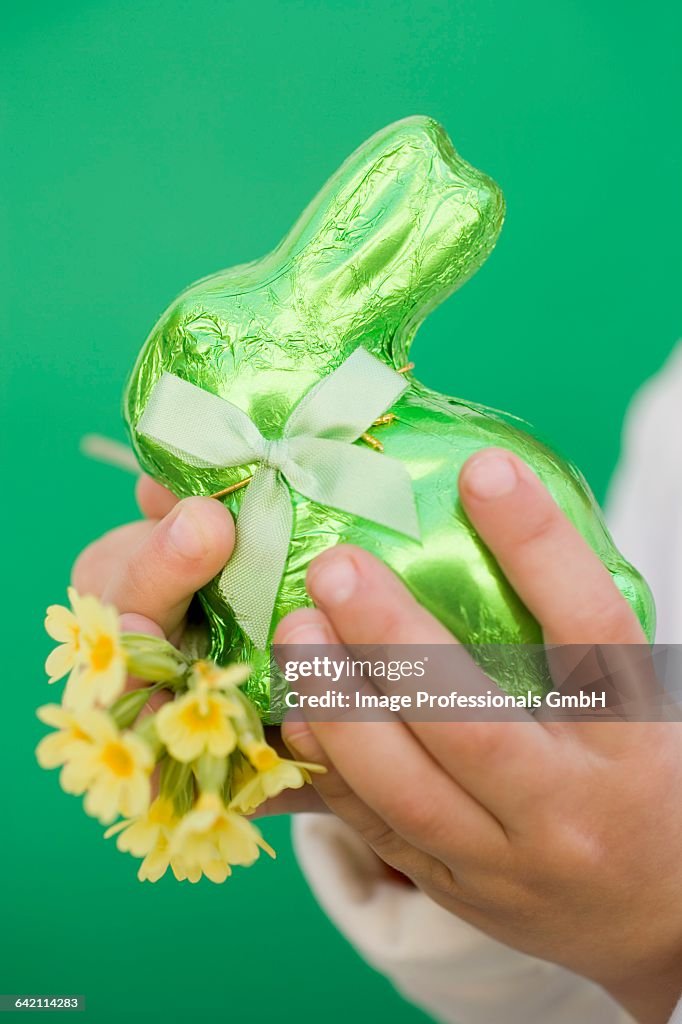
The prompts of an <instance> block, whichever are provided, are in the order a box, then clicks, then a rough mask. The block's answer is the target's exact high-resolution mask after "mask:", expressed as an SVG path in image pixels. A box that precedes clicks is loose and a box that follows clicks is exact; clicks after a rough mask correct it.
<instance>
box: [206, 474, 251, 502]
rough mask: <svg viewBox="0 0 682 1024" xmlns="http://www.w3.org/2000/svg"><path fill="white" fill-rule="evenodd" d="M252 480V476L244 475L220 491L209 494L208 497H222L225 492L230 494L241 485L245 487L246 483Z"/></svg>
mask: <svg viewBox="0 0 682 1024" xmlns="http://www.w3.org/2000/svg"><path fill="white" fill-rule="evenodd" d="M252 480H253V477H252V476H247V477H244V479H243V480H240V481H239V482H238V483H236V484H230V486H229V487H223V489H222V491H216V492H215V494H209V498H224V497H225V495H226V494H232V492H233V491H238V490H239V489H240V488H241V487H246V485H247V484H248V483H251V481H252Z"/></svg>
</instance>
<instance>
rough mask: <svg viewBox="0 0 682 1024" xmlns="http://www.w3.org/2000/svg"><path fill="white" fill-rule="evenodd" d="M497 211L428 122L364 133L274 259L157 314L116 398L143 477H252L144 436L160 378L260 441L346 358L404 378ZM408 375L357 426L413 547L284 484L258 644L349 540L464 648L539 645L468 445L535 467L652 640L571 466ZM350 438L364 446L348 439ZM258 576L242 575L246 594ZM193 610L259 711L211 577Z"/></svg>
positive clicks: (179, 489)
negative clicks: (409, 499)
mask: <svg viewBox="0 0 682 1024" xmlns="http://www.w3.org/2000/svg"><path fill="white" fill-rule="evenodd" d="M503 217H504V201H503V198H502V194H501V192H500V190H499V188H498V187H497V186H496V185H495V183H494V182H493V181H491V180H490V179H489V178H488V177H486V176H485V175H483V174H482V173H481V172H479V171H477V170H476V169H474V168H473V167H471V166H470V165H469V164H467V163H466V162H465V161H463V160H462V159H461V158H460V157H459V156H458V155H457V154H456V152H455V151H454V149H453V147H452V144H451V142H450V140H449V138H448V136H447V135H446V133H445V131H444V130H443V129H442V128H441V127H440V126H439V125H438V124H437V123H436V122H434V121H433V120H431V119H429V118H426V117H412V118H408V119H406V120H404V121H399V122H397V123H396V124H393V125H390V126H389V127H387V128H385V129H384V130H383V131H380V132H379V133H377V134H376V135H374V136H373V137H372V138H371V139H369V140H368V141H367V142H365V143H364V145H362V146H361V147H360V148H359V149H358V150H356V152H355V153H354V154H353V155H352V156H351V157H350V158H349V159H348V160H347V161H346V162H345V163H344V164H343V165H342V166H341V168H340V169H339V170H338V171H337V172H336V173H335V174H334V175H333V177H332V178H331V179H330V180H329V181H328V182H327V184H326V185H325V186H324V188H323V189H322V191H321V192H320V193H319V194H318V196H317V197H316V198H315V199H314V200H313V202H312V203H311V204H310V205H309V206H308V208H307V209H306V210H305V212H304V213H303V214H302V215H301V217H300V218H299V220H298V221H297V223H296V224H295V225H294V227H293V228H292V229H291V231H290V232H289V234H288V235H287V236H286V238H285V239H284V240H283V241H282V242H281V243H280V244H279V245H278V246H277V248H276V249H274V250H273V251H272V252H271V253H270V254H269V255H267V256H265V257H263V258H262V259H259V260H256V261H254V262H251V263H246V264H243V265H241V266H237V267H233V268H230V269H228V270H224V271H220V272H219V273H217V274H213V275H212V276H210V277H206V278H204V279H203V280H201V281H199V282H197V283H196V284H193V285H191V286H190V287H189V288H187V289H186V290H185V291H184V292H183V293H182V294H181V295H180V296H179V297H178V298H177V299H176V300H175V301H174V302H173V303H172V304H171V306H170V307H169V308H168V309H167V311H166V312H165V313H164V314H163V315H162V317H161V318H160V320H159V321H158V323H157V324H156V325H155V327H154V328H153V330H152V332H151V334H150V336H149V338H148V339H147V341H146V343H145V345H144V347H143V349H142V352H141V354H140V356H139V358H138V360H137V363H136V365H135V368H134V370H133V373H132V376H131V379H130V381H129V384H128V388H127V393H126V399H125V410H126V415H127V419H128V423H129V427H130V431H131V435H132V438H133V441H134V444H135V447H136V450H137V453H138V456H139V459H140V462H141V464H142V466H143V467H144V468H145V469H146V471H147V472H149V473H150V474H151V475H152V476H153V477H155V478H156V479H157V480H159V481H160V482H162V483H164V484H165V485H166V486H168V487H170V489H171V490H173V491H174V492H175V493H176V494H177V495H179V496H186V495H189V494H214V493H215V492H218V491H221V490H223V489H225V488H228V487H231V486H232V485H235V484H239V483H240V482H242V481H244V480H247V479H249V478H251V477H252V475H253V473H254V469H255V465H254V463H253V462H251V463H246V464H244V465H230V466H227V465H225V466H220V465H207V464H201V463H200V462H199V463H197V462H196V461H195V462H194V463H192V461H191V460H189V461H188V460H187V458H186V457H185V456H184V455H183V452H182V451H178V449H177V447H173V446H168V445H165V446H164V444H162V443H160V442H159V440H158V439H154V438H152V437H150V436H149V435H148V434H145V433H143V432H142V431H140V429H139V425H140V420H141V417H142V416H143V414H144V411H145V408H146V407H147V405H148V403H149V400H150V396H151V395H152V393H153V391H154V389H155V387H156V386H157V384H158V383H159V380H160V379H161V377H162V375H163V374H164V373H165V374H172V375H174V377H176V378H180V379H181V380H182V381H186V382H190V383H191V384H192V385H194V386H195V387H197V388H199V389H202V390H203V391H205V392H208V393H210V394H212V395H216V396H219V397H220V398H221V399H224V400H227V402H229V403H231V404H232V405H233V406H236V407H237V408H238V409H239V410H242V411H243V412H244V413H246V414H247V415H248V417H249V418H250V420H251V421H252V422H253V424H255V426H256V427H257V428H258V431H260V434H262V435H263V436H264V437H265V438H268V439H278V438H281V436H282V432H283V430H284V429H285V424H286V423H287V420H288V419H289V417H290V415H291V414H292V411H293V410H294V409H295V408H296V407H297V405H298V404H299V403H300V402H301V400H302V399H303V398H304V396H306V395H307V394H309V393H310V391H311V389H312V388H313V387H314V386H315V385H317V384H318V383H319V382H320V381H323V380H325V379H326V378H327V377H329V376H330V375H331V374H332V373H333V372H334V371H336V370H337V369H338V368H339V367H340V366H342V365H343V364H344V363H345V362H346V361H347V360H348V358H349V356H351V354H352V353H354V352H355V351H356V350H358V349H359V348H363V349H365V350H366V351H367V352H368V353H370V354H371V355H372V356H373V357H375V359H378V360H380V361H381V362H382V363H383V364H385V365H386V366H388V367H391V368H393V369H394V370H402V369H403V368H404V367H405V364H407V362H408V358H409V348H410V343H411V341H412V339H413V337H414V335H415V333H416V331H417V329H418V327H419V325H420V323H421V322H422V321H423V319H424V318H425V317H426V315H427V314H428V313H429V311H430V310H431V309H433V308H434V307H435V306H436V305H437V304H438V303H439V302H441V301H442V300H443V299H444V298H446V296H448V295H449V294H450V293H451V292H453V291H454V290H455V289H456V288H457V287H459V285H461V284H462V283H463V282H464V281H466V280H467V278H468V277H470V276H471V275H472V274H473V273H474V272H475V270H477V269H478V267H479V266H480V265H481V264H482V263H483V261H484V260H485V259H486V257H487V256H488V254H489V253H490V251H491V249H492V247H493V245H494V244H495V241H496V239H497V236H498V233H499V231H500V228H501V225H502V221H503ZM404 380H405V383H406V385H407V387H406V389H405V390H404V391H403V393H402V394H401V395H400V397H398V398H397V400H396V401H395V402H394V403H393V404H392V405H391V407H390V409H384V410H383V411H384V412H385V413H391V414H393V418H392V419H391V421H390V422H388V423H386V424H385V425H382V426H381V427H378V426H377V427H376V429H374V428H372V426H371V423H370V422H368V423H367V424H366V426H365V429H366V430H371V431H372V433H373V435H374V437H376V438H378V439H379V440H380V443H381V446H383V454H381V453H380V452H376V453H374V457H375V458H376V459H383V458H390V459H394V460H398V461H399V462H400V463H401V464H402V466H403V467H404V468H405V470H406V471H407V473H408V474H409V477H410V480H411V486H412V491H413V495H414V499H415V501H416V510H417V515H418V520H419V539H415V538H414V537H409V536H406V534H405V533H402V532H400V530H396V529H392V528H391V527H388V526H386V525H382V524H381V523H380V522H377V521H373V520H372V519H371V518H366V517H363V516H361V515H355V514H353V513H352V512H348V511H344V510H343V509H339V508H334V507H330V506H329V505H325V504H322V503H320V502H319V501H314V500H311V499H310V498H309V497H306V496H305V495H303V494H302V493H299V492H298V491H297V490H296V489H295V488H290V492H291V493H290V499H291V503H292V506H293V523H292V533H291V540H290V543H289V546H288V556H287V559H286V563H285V565H284V568H283V573H282V577H281V582H280V583H279V586H278V589H277V594H276V599H275V604H274V611H273V614H272V617H271V621H270V630H269V632H270V636H271V635H272V631H273V630H274V628H275V626H276V625H277V623H278V622H279V620H280V619H281V618H282V617H283V616H284V615H285V614H286V613H287V612H289V611H291V610H292V609H294V608H297V607H300V606H301V605H304V604H307V603H309V598H308V596H307V594H306V590H305V571H306V568H307V566H308V564H309V563H310V561H311V559H312V558H313V557H314V556H315V555H317V554H319V553H320V552H321V551H324V550H325V549H326V548H328V547H330V546H331V545H334V544H337V543H340V542H348V543H352V544H357V545H360V546H361V547H363V548H365V549H367V550H368V551H371V552H373V553H374V554H375V555H377V556H379V557H380V558H381V559H383V560H384V561H385V562H386V563H387V564H388V565H389V566H391V567H392V568H393V569H394V571H395V572H396V573H397V574H398V575H399V576H400V577H401V578H402V579H403V581H404V582H405V583H406V585H407V586H408V587H409V589H410V590H411V591H412V592H413V594H414V595H415V596H416V597H417V598H418V599H419V601H420V602H421V603H422V604H423V605H424V606H425V607H426V608H428V609H429V610H430V611H431V612H433V614H434V615H435V616H437V618H438V619H440V621H441V622H443V623H444V624H445V625H446V626H447V628H448V629H449V630H451V631H452V633H453V634H454V635H455V636H457V637H458V639H459V640H460V641H462V642H463V643H467V644H472V645H507V644H536V643H540V642H541V639H542V637H541V631H540V627H539V625H538V623H537V621H536V620H535V619H534V618H533V616H532V615H531V614H530V612H529V611H528V610H527V608H525V606H524V605H523V603H522V602H521V601H520V600H519V598H518V597H517V595H516V594H515V593H514V591H513V590H512V588H511V587H510V585H509V583H508V582H507V581H506V579H505V578H504V576H503V575H502V573H501V572H500V570H499V568H498V567H497V565H496V563H495V561H494V559H493V558H492V557H491V555H490V553H489V552H488V550H487V549H486V547H485V545H484V544H483V543H482V542H481V540H480V539H479V538H478V536H477V535H476V533H475V531H474V530H473V529H472V527H471V525H470V523H469V521H468V519H467V517H466V515H465V513H464V511H463V509H462V507H461V505H460V502H459V499H458V492H457V476H458V472H459V469H460V467H461V466H462V464H463V462H464V461H465V460H466V459H467V458H468V457H469V456H470V455H471V454H472V453H474V452H475V451H477V450H478V449H480V448H483V447H486V446H489V445H497V446H501V447H504V448H507V449H509V450H511V451H513V452H515V453H517V454H518V455H519V456H521V458H523V459H525V460H526V462H528V464H529V465H530V466H531V467H532V468H533V469H534V471H535V472H536V473H537V474H538V476H539V477H540V479H541V480H542V481H543V482H544V483H545V484H546V486H547V487H548V488H549V490H550V492H551V493H552V495H553V496H554V498H555V499H556V501H557V502H558V504H559V505H560V506H561V508H562V509H563V510H564V511H565V513H566V514H567V515H568V517H569V518H570V519H571V520H572V522H573V523H574V524H575V525H576V526H577V528H578V529H579V530H580V532H581V533H582V535H583V536H584V537H585V539H586V540H587V542H588V543H589V544H590V545H591V546H592V548H593V549H594V550H595V551H596V552H597V554H598V555H599V557H600V558H601V559H602V561H603V563H604V564H605V566H606V567H607V568H608V570H609V571H610V572H611V574H612V575H613V578H614V580H615V582H616V584H617V586H618V587H619V589H620V590H621V592H622V593H623V595H624V596H625V598H626V599H627V600H628V601H629V602H630V604H631V605H632V607H633V608H634V610H635V612H636V613H637V615H638V616H639V619H640V621H641V623H642V625H643V627H644V629H645V631H646V632H647V634H648V635H649V637H651V635H652V632H653V624H654V612H653V604H652V600H651V596H650V593H649V590H648V588H647V586H646V583H645V582H644V581H643V580H642V578H641V576H640V575H639V574H638V573H637V571H636V570H635V569H633V567H632V566H631V565H629V564H628V562H626V561H625V560H624V559H623V558H622V557H621V555H620V554H619V553H618V551H617V550H616V548H615V546H614V544H613V541H612V540H611V538H610V536H609V534H608V532H607V529H606V527H605V525H604V521H603V519H602V516H601V513H600V511H599V509H598V507H597V505H596V503H595V500H594V498H593V496H592V494H591V492H590V490H589V488H588V486H587V484H586V483H585V481H584V479H583V477H582V476H581V474H580V473H579V472H578V470H577V469H576V468H575V467H574V466H572V465H571V464H570V463H568V462H566V461H564V460H563V459H561V458H560V457H559V456H557V455H556V454H555V453H554V452H552V451H551V450H550V449H549V448H547V447H546V446H545V445H543V444H541V443H540V442H539V441H537V440H535V439H534V438H532V437H531V436H530V435H529V434H528V433H525V432H524V431H523V430H521V429H519V427H518V426H517V425H514V424H513V423H511V422H508V420H507V419H506V418H505V417H504V416H503V415H501V414H499V413H497V412H493V411H491V410H488V409H486V408H484V407H482V406H479V405H474V404H472V403H467V402H466V401H463V400H460V399H455V398H450V397H447V396H445V395H441V394H439V393H437V392H435V391H432V390H430V389H429V388H427V387H425V386H424V385H423V384H421V383H420V382H419V381H418V380H417V379H416V378H415V377H414V376H413V375H412V374H410V373H409V372H407V373H405V374H404ZM369 440H370V443H371V437H370V439H369ZM355 443H356V445H357V446H361V445H364V444H365V443H366V442H365V440H363V438H359V439H358V440H357V442H355ZM349 486H351V487H352V482H351V484H350V485H349ZM363 486H366V484H364V483H363ZM247 492H248V485H247V486H245V487H242V488H238V489H235V490H233V491H232V492H231V493H229V494H228V495H227V496H226V497H225V499H224V500H225V501H227V503H228V504H229V506H230V508H231V509H232V511H233V512H234V513H235V514H237V513H238V512H239V509H240V506H241V504H242V502H243V501H244V498H245V494H246V493H247ZM238 526H239V523H238ZM256 561H257V560H256ZM258 572H259V568H258V565H257V564H255V563H254V571H253V575H254V579H253V586H254V587H258ZM200 599H201V602H202V605H203V607H204V609H205V612H206V615H207V618H208V622H209V625H210V637H211V655H212V656H213V657H214V658H216V659H217V660H220V661H226V660H228V659H231V658H236V659H247V660H250V661H251V662H252V663H253V664H254V666H255V671H254V675H253V677H252V680H251V681H250V683H249V684H248V686H249V688H250V689H249V692H250V696H251V697H252V698H253V699H254V701H255V702H256V703H257V704H258V705H259V707H260V709H261V710H262V712H263V713H264V714H267V712H268V704H269V678H270V674H269V669H268V654H267V651H264V650H263V649H258V648H257V647H256V646H255V645H254V644H253V642H252V640H251V639H250V638H249V636H248V635H247V633H246V632H245V631H244V629H242V628H241V627H240V625H239V624H238V622H237V621H236V619H235V617H234V616H233V614H232V610H231V607H230V605H229V603H228V602H227V601H226V599H225V596H224V593H223V592H222V591H221V588H220V587H219V585H218V581H217V580H216V581H213V582H212V583H211V584H209V586H207V587H206V588H205V589H204V590H203V591H202V593H201V595H200ZM486 667H487V668H488V669H489V670H490V671H491V675H492V676H493V677H494V678H497V679H498V681H499V682H500V684H501V685H502V686H504V687H505V689H508V690H514V689H519V690H521V689H525V688H527V685H528V680H527V679H525V678H524V676H523V671H524V670H523V667H522V663H521V662H519V668H518V670H516V669H514V670H513V671H511V672H510V671H509V666H508V664H507V665H506V666H502V665H500V666H498V669H499V670H498V671H496V669H495V665H494V664H491V663H490V662H489V661H488V663H487V665H486ZM536 682H537V681H536ZM532 685H535V683H532ZM537 685H539V686H540V685H541V684H540V683H537Z"/></svg>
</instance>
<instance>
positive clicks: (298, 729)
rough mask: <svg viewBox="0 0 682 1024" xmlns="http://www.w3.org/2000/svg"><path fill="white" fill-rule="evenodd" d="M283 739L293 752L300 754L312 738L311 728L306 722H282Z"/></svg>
mask: <svg viewBox="0 0 682 1024" xmlns="http://www.w3.org/2000/svg"><path fill="white" fill-rule="evenodd" d="M282 739H283V740H284V742H285V743H286V745H287V747H289V750H291V752H292V753H293V754H296V755H300V754H301V753H302V750H301V747H303V746H304V744H305V743H306V742H307V741H308V740H309V739H310V729H309V728H308V726H307V725H306V723H305V722H282Z"/></svg>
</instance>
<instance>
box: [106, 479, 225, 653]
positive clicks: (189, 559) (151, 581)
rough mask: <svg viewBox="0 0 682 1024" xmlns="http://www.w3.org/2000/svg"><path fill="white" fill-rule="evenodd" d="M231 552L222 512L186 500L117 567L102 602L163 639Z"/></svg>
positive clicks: (214, 505) (205, 501)
mask: <svg viewBox="0 0 682 1024" xmlns="http://www.w3.org/2000/svg"><path fill="white" fill-rule="evenodd" d="M233 546H234V522H233V520H232V516H231V515H230V513H229V511H228V510H227V509H226V508H225V506H224V505H221V504H220V502H218V501H214V500H213V499H212V498H185V499H184V501H181V502H179V503H178V504H177V505H176V506H175V508H174V509H173V511H172V512H171V513H170V514H169V515H167V516H166V517H165V519H162V520H161V522H159V523H157V524H156V526H154V528H153V529H152V530H151V532H150V533H149V534H148V536H147V537H146V538H145V539H144V540H143V541H142V542H141V544H140V545H139V546H138V547H137V548H136V549H135V550H134V551H132V552H131V553H130V554H129V555H128V556H127V558H126V559H125V560H124V561H123V562H122V564H121V565H120V567H119V568H118V571H116V572H115V574H114V576H113V577H112V579H111V581H110V582H109V584H108V586H107V587H106V588H105V591H104V594H103V595H102V596H103V599H104V600H106V601H109V602H111V603H112V604H114V605H115V606H116V607H117V608H118V609H119V611H120V612H121V613H123V614H125V613H129V612H132V613H135V614H137V615H144V616H145V617H146V618H148V619H151V620H152V622H156V623H157V624H158V625H159V626H160V627H161V629H162V630H163V631H164V633H165V634H166V636H168V635H169V634H171V633H173V632H174V630H175V629H176V628H177V627H178V626H179V625H180V623H181V622H182V619H183V618H184V615H185V612H186V611H187V608H188V606H189V603H190V601H191V599H192V597H193V596H194V594H195V592H196V591H197V590H199V589H200V588H201V587H203V586H204V585H205V584H206V583H208V582H209V581H210V580H211V579H212V578H213V577H214V576H215V575H217V573H219V572H220V570H221V569H222V567H223V566H224V565H225V563H226V562H227V560H228V558H229V557H230V555H231V554H232V548H233Z"/></svg>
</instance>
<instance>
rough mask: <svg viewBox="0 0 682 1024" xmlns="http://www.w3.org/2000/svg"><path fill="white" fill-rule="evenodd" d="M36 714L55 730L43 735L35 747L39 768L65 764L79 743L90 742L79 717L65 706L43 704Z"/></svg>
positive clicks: (56, 766)
mask: <svg viewBox="0 0 682 1024" xmlns="http://www.w3.org/2000/svg"><path fill="white" fill-rule="evenodd" d="M36 714H37V715H38V718H39V719H40V721H41V722H44V723H45V725H52V726H54V728H55V729H56V730H57V731H56V732H51V733H48V735H47V736H44V737H43V739H42V740H41V741H40V743H39V744H38V746H37V747H36V758H37V760H38V764H39V765H40V767H41V768H58V767H59V766H60V765H63V764H66V763H67V762H68V760H69V758H70V757H71V755H72V753H73V752H77V750H78V748H79V746H80V745H82V744H89V743H91V742H92V737H91V736H90V735H89V734H88V733H87V732H86V731H85V728H84V723H83V722H82V720H81V717H80V716H78V715H76V714H75V713H74V712H73V711H69V710H68V709H67V708H63V707H61V706H60V705H59V704H45V705H44V706H43V707H42V708H38V710H37V712H36Z"/></svg>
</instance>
